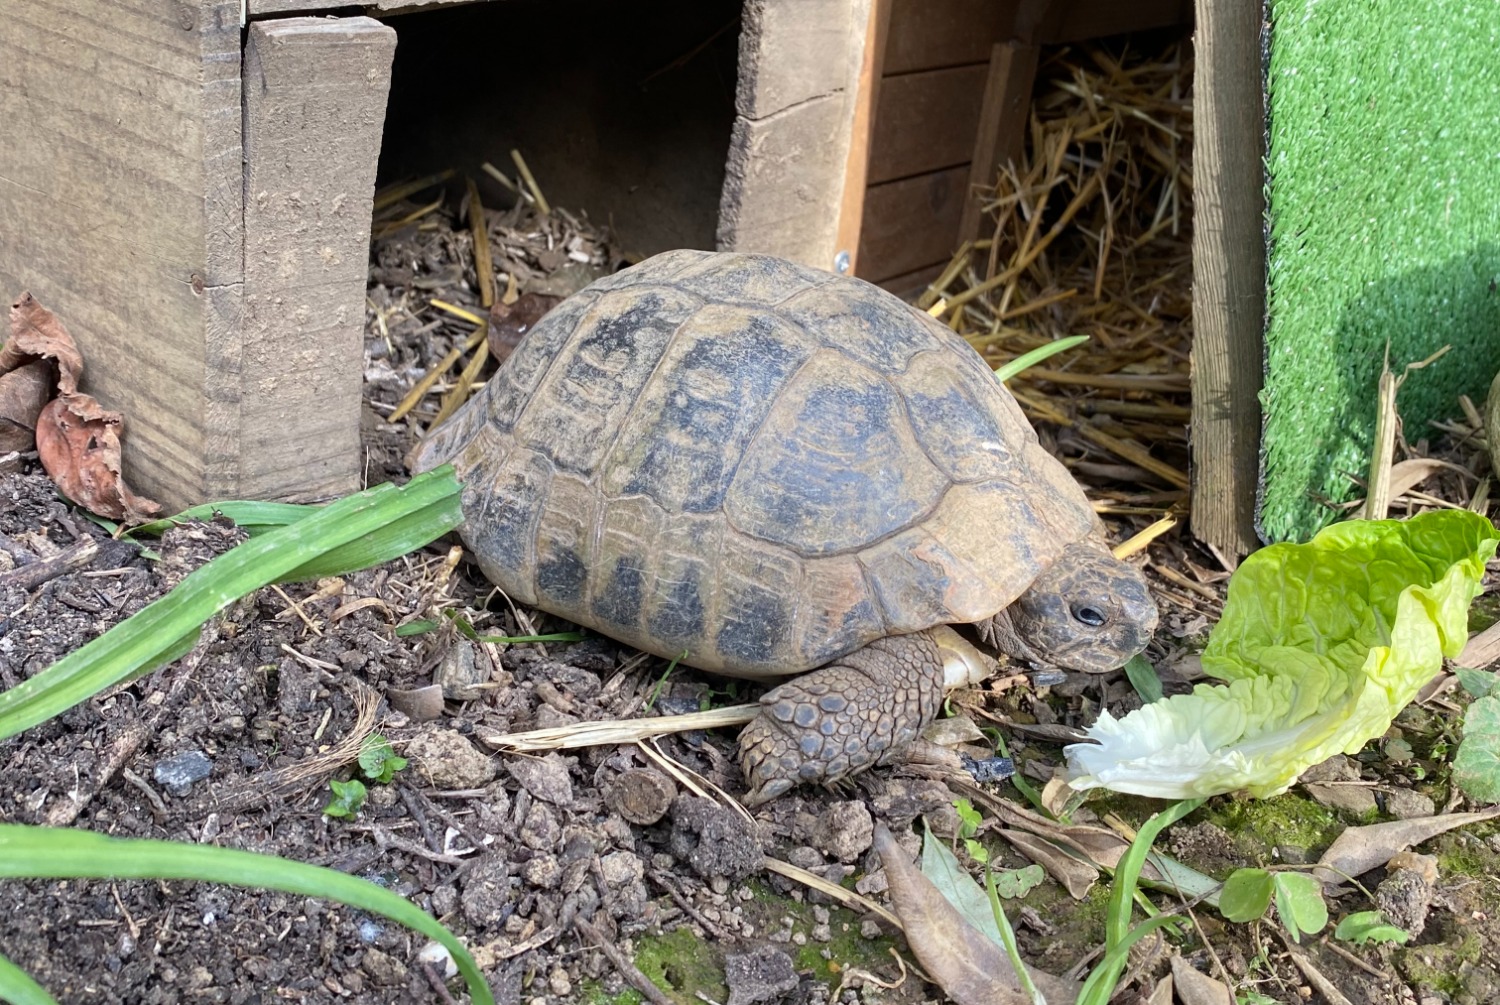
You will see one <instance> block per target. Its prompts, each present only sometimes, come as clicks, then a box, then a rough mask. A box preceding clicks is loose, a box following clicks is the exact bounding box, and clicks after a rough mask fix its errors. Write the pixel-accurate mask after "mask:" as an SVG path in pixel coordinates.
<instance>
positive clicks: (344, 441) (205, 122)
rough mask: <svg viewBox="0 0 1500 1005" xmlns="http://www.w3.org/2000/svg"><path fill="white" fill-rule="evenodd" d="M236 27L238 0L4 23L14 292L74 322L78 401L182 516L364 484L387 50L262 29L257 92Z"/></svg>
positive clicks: (16, 9)
mask: <svg viewBox="0 0 1500 1005" xmlns="http://www.w3.org/2000/svg"><path fill="white" fill-rule="evenodd" d="M239 18H240V8H239V4H238V3H236V2H233V0H229V2H221V0H196V2H184V3H178V4H175V5H172V6H163V5H161V4H159V3H155V2H152V0H129V2H125V3H120V4H116V5H114V6H113V7H112V8H111V11H110V17H109V18H107V19H102V20H101V19H100V18H99V17H98V11H97V9H96V8H95V6H94V5H92V4H89V3H85V2H83V0H54V2H46V0H10V2H8V3H7V5H6V16H5V17H3V18H0V287H3V289H4V291H5V293H6V294H7V295H9V296H14V295H16V294H19V293H20V292H21V291H23V290H30V292H31V293H32V294H34V295H35V296H36V297H37V299H38V300H40V301H41V302H42V303H43V304H44V305H46V306H47V307H48V308H50V309H51V310H53V311H55V312H56V313H57V314H58V316H59V317H61V318H62V319H63V321H64V323H65V324H66V325H67V326H68V328H69V330H70V331H71V332H72V333H73V335H74V337H75V338H76V339H77V341H78V343H79V348H80V349H81V350H82V352H83V354H84V359H85V362H86V369H85V378H84V385H85V388H86V389H87V390H88V391H90V392H91V393H93V394H94V395H96V396H97V397H98V398H99V399H100V401H101V402H102V403H103V404H104V405H105V407H107V408H111V409H115V410H118V411H121V412H123V413H124V415H125V426H126V433H125V457H124V463H125V469H126V474H127V477H128V478H129V479H130V481H131V483H132V484H133V485H134V486H135V488H136V489H137V490H138V491H141V492H143V493H145V494H147V495H150V496H152V497H154V498H156V499H158V500H160V501H161V502H162V503H164V504H165V505H166V506H167V507H169V508H177V507H180V506H184V505H187V504H189V503H193V502H200V501H203V500H206V499H222V498H234V497H266V498H307V497H324V496H328V495H332V494H336V493H340V492H346V491H349V490H351V489H354V488H357V487H358V481H359V465H360V450H359V409H360V387H359V380H360V371H361V367H360V359H361V353H360V337H361V332H362V329H363V323H364V309H363V304H364V280H365V272H366V264H365V263H366V259H367V255H368V241H369V221H370V215H369V206H370V196H371V194H372V193H373V191H374V180H375V178H374V175H375V164H376V160H377V157H378V154H379V147H380V132H381V122H382V118H383V115H384V108H385V89H386V87H387V86H388V83H389V69H390V59H391V52H392V49H393V46H394V34H393V32H392V31H391V30H390V29H389V28H386V27H385V26H383V25H381V24H379V23H378V22H376V21H373V20H371V19H368V18H344V19H333V18H318V19H312V18H306V19H297V20H292V21H268V22H260V23H257V24H255V25H253V26H252V27H251V28H250V30H249V32H248V33H247V37H248V39H249V42H248V44H249V47H250V48H249V58H248V60H245V61H244V62H243V67H244V76H243V78H242V56H243V55H244V54H243V53H242V49H241V44H242V40H241V34H240V21H239ZM242 85H243V86H242ZM247 193H248V200H247V198H246V196H247Z"/></svg>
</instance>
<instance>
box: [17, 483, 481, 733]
mask: <svg viewBox="0 0 1500 1005" xmlns="http://www.w3.org/2000/svg"><path fill="white" fill-rule="evenodd" d="M459 491H460V490H459V485H458V481H457V479H455V478H454V477H453V469H452V468H451V467H446V466H445V467H442V468H438V469H436V470H435V471H431V472H428V473H427V474H425V475H420V476H418V477H417V478H414V479H412V480H411V481H410V482H409V483H407V484H406V485H404V486H400V487H397V486H395V485H390V484H386V485H379V486H376V487H375V488H372V489H368V490H366V491H364V492H360V493H357V494H355V495H352V496H348V497H346V498H344V499H340V500H339V501H338V502H335V503H330V504H329V505H328V506H324V507H322V508H320V509H318V510H317V512H315V513H312V514H309V515H308V516H306V517H304V518H303V519H301V520H299V521H297V522H296V523H294V524H290V525H288V526H285V527H280V528H278V529H276V530H271V531H267V532H266V533H264V534H262V535H260V536H258V537H255V538H252V539H251V540H249V541H246V542H244V543H243V544H241V545H239V546H238V547H236V548H234V549H233V550H231V551H229V552H227V553H225V554H223V555H220V556H219V557H218V558H216V559H214V560H213V561H211V562H209V563H208V564H207V565H205V566H203V567H202V568H200V569H197V570H195V571H194V572H193V573H191V574H190V575H189V576H188V577H187V578H186V579H184V580H183V581H182V582H181V583H179V584H178V585H177V586H176V587H175V588H174V589H173V590H172V591H171V592H170V593H168V594H167V595H166V596H165V597H162V598H161V599H160V600H157V601H155V602H154V603H152V604H150V605H148V606H147V607H145V608H143V609H142V610H141V611H140V612H138V613H137V614H135V615H133V616H132V617H130V618H128V619H127V620H125V621H123V622H121V623H120V624H118V625H116V626H115V627H114V628H111V629H110V630H109V631H107V632H105V633H104V634H103V635H101V636H99V638H97V639H95V640H94V641H92V642H90V643H88V644H87V645H85V646H83V647H81V648H79V649H77V650H75V651H74V652H72V653H70V654H69V655H67V656H65V657H64V658H63V659H61V660H58V661H57V662H56V663H54V664H53V665H52V666H50V667H48V668H47V669H46V670H44V671H42V672H41V673H39V674H37V675H36V676H35V677H32V678H30V679H29V680H26V681H23V682H22V683H20V684H18V685H16V686H15V687H13V688H11V689H10V690H9V691H5V692H3V693H0V739H5V738H6V737H9V736H14V735H15V734H16V733H19V732H21V731H22V730H24V729H29V728H30V727H32V726H34V725H36V724H37V723H39V722H45V721H46V720H47V719H49V718H51V717H52V716H54V715H57V714H58V713H60V712H63V711H65V710H66V709H69V708H72V707H73V706H74V705H77V704H78V703H79V702H82V701H85V700H87V699H88V698H89V697H91V696H92V695H94V694H97V693H98V692H99V691H101V690H103V689H104V688H106V687H109V686H111V685H113V684H117V683H119V682H120V681H124V680H129V679H131V678H133V677H137V676H140V675H141V674H144V673H147V672H149V671H151V670H153V669H155V668H156V667H159V666H161V665H162V664H163V663H165V662H167V659H168V658H169V657H171V656H174V655H180V654H181V651H182V650H181V645H182V640H184V639H185V638H188V637H189V636H190V635H191V634H192V633H194V632H196V631H197V630H198V629H199V628H200V627H201V626H202V625H203V624H204V623H205V622H207V621H208V620H209V619H210V618H212V617H213V616H214V615H215V614H217V613H219V612H220V611H222V610H224V609H225V608H226V607H228V606H229V605H230V604H232V603H234V602H235V601H236V600H238V599H239V598H240V597H243V596H246V595H247V594H249V593H252V592H254V591H255V590H258V589H260V588H261V587H263V586H266V585H268V584H270V583H275V582H280V581H283V580H285V579H286V578H287V577H288V576H289V575H291V574H293V573H298V574H307V570H315V571H321V570H323V569H337V570H339V571H349V570H350V568H353V566H350V565H349V564H348V562H350V561H353V560H354V558H355V557H357V558H358V559H359V560H360V561H363V562H364V563H365V564H366V565H370V564H375V563H376V562H379V561H384V560H387V559H391V558H395V557H397V556H399V555H403V554H405V553H406V552H408V551H410V550H412V549H413V548H415V547H418V546H420V545H422V544H425V543H427V542H428V541H430V540H432V539H434V538H437V537H439V536H441V535H442V534H444V533H447V532H448V531H449V530H452V529H453V528H454V527H456V526H458V524H459V523H460V522H461V521H462V519H463V516H462V513H461V512H460V510H459ZM417 515H420V519H417V518H416V517H417ZM363 539H368V540H369V541H372V542H377V543H379V544H380V548H378V549H373V550H358V549H356V550H357V551H358V554H357V556H356V555H355V554H354V552H345V553H344V554H343V555H342V556H339V554H338V549H341V548H345V547H346V546H348V545H350V544H351V543H353V542H360V541H362V540H363ZM330 552H332V553H334V554H335V555H336V557H337V560H336V561H329V559H328V557H327V556H328V555H329V553H330ZM164 640H165V641H164Z"/></svg>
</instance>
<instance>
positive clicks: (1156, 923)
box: [1076, 914, 1182, 1005]
mask: <svg viewBox="0 0 1500 1005" xmlns="http://www.w3.org/2000/svg"><path fill="white" fill-rule="evenodd" d="M1181 920H1182V916H1181V915H1177V914H1162V915H1158V916H1157V917H1155V918H1152V919H1151V920H1149V921H1143V922H1141V923H1140V924H1139V925H1136V926H1135V927H1134V928H1132V929H1131V930H1130V933H1129V934H1128V935H1126V936H1125V938H1124V940H1123V941H1122V942H1121V943H1120V944H1119V945H1118V946H1115V947H1114V948H1113V949H1111V950H1110V951H1109V952H1107V953H1105V954H1104V959H1102V960H1100V961H1099V965H1098V966H1097V967H1095V968H1094V969H1093V970H1091V971H1090V972H1089V976H1088V980H1086V981H1084V982H1083V987H1081V988H1079V989H1078V1000H1077V1002H1076V1005H1107V1003H1108V1002H1109V1000H1110V999H1111V998H1113V997H1114V993H1115V985H1116V984H1118V983H1119V980H1120V974H1122V973H1124V971H1125V964H1126V963H1127V962H1129V958H1130V947H1131V946H1133V945H1135V944H1136V943H1137V942H1139V941H1140V940H1141V938H1142V937H1144V936H1146V935H1148V934H1150V933H1151V932H1154V931H1156V930H1157V929H1158V928H1161V927H1163V926H1165V925H1170V924H1173V923H1175V922H1178V921H1181Z"/></svg>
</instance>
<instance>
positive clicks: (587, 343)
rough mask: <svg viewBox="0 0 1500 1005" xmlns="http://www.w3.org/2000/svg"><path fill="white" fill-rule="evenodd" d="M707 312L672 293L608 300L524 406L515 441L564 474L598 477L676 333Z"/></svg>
mask: <svg viewBox="0 0 1500 1005" xmlns="http://www.w3.org/2000/svg"><path fill="white" fill-rule="evenodd" d="M700 306H702V301H700V300H699V299H698V298H696V297H693V296H691V295H689V294H686V293H683V292H681V291H679V290H675V289H672V288H671V287H655V286H648V287H645V288H642V289H622V290H617V291H615V292H613V293H607V294H605V295H603V296H601V297H600V298H599V299H598V300H596V301H595V302H594V305H593V308H592V310H590V311H588V313H587V314H586V315H584V317H583V318H582V320H580V321H579V322H578V324H577V326H576V327H575V328H574V330H573V334H572V338H570V339H569V340H567V342H566V343H565V344H564V345H563V346H562V348H561V349H560V351H559V352H558V355H557V359H556V361H555V362H553V363H552V364H551V365H550V366H549V367H548V368H547V372H546V374H545V375H544V376H543V377H542V379H541V381H540V382H539V383H538V385H537V388H536V390H535V391H533V392H532V394H531V397H530V399H529V400H528V401H527V402H526V404H525V406H524V407H523V408H522V410H521V412H520V417H519V418H518V419H517V420H516V423H515V436H516V439H517V440H518V441H519V442H520V443H522V444H523V445H525V446H528V447H530V448H532V449H533V450H536V451H537V452H539V453H544V454H547V455H548V456H550V457H551V458H552V459H553V460H554V461H555V462H556V463H557V466H558V467H559V468H560V469H562V470H564V471H571V472H575V473H578V474H582V475H591V474H592V473H593V471H594V469H595V468H596V467H597V466H598V464H599V461H600V459H601V458H602V457H603V456H604V455H605V453H606V452H608V450H609V448H610V446H611V445H612V444H613V443H614V440H615V436H616V434H617V433H618V432H619V429H620V426H621V424H622V421H623V419H624V418H625V416H626V414H627V413H628V412H629V411H630V409H631V407H632V406H633V405H634V404H635V400H636V395H637V394H639V393H640V389H641V387H642V385H644V384H645V383H646V381H647V380H648V379H649V378H650V376H651V374H652V372H653V370H654V369H655V367H656V364H657V361H658V360H659V359H660V358H661V355H662V353H663V352H665V351H666V348H667V344H668V342H669V341H670V340H671V338H672V335H673V333H675V332H676V331H677V329H678V328H679V327H681V326H682V324H683V323H684V322H686V321H687V320H688V319H689V318H691V317H692V316H693V314H694V312H695V311H696V310H697V309H698V308H699V307H700ZM546 321H547V319H546V318H543V319H542V324H545V323H546ZM542 324H539V325H538V326H537V327H538V328H539V329H540V328H541V327H542ZM529 340H530V339H529V337H528V339H527V341H529Z"/></svg>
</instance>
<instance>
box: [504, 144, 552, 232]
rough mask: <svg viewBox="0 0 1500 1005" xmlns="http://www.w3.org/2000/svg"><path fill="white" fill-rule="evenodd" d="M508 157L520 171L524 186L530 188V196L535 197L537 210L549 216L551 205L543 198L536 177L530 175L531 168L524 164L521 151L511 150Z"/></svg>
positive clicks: (524, 160)
mask: <svg viewBox="0 0 1500 1005" xmlns="http://www.w3.org/2000/svg"><path fill="white" fill-rule="evenodd" d="M510 159H511V160H513V161H515V162H516V170H518V171H520V172H521V180H522V181H524V182H525V183H526V187H527V188H528V189H530V190H531V194H532V196H534V197H535V198H536V208H537V212H539V213H541V214H542V215H543V216H550V215H551V214H552V207H551V206H548V205H547V200H546V199H545V198H543V196H542V190H541V189H540V188H538V187H537V183H536V179H535V178H533V177H532V176H531V168H529V167H527V166H526V159H525V158H524V157H522V156H521V151H519V150H512V151H511V152H510Z"/></svg>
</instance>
